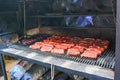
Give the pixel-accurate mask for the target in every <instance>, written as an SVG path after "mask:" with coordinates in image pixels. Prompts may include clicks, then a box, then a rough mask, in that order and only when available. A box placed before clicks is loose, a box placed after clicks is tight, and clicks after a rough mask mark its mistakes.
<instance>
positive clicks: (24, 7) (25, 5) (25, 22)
mask: <svg viewBox="0 0 120 80" xmlns="http://www.w3.org/2000/svg"><path fill="white" fill-rule="evenodd" d="M23 5H24V6H23V8H24V37H26V1H25V0H24V4H23Z"/></svg>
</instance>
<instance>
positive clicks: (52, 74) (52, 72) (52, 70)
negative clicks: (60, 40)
mask: <svg viewBox="0 0 120 80" xmlns="http://www.w3.org/2000/svg"><path fill="white" fill-rule="evenodd" d="M54 72H55V66H54V65H53V64H51V80H53V79H54Z"/></svg>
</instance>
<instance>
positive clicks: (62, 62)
mask: <svg viewBox="0 0 120 80" xmlns="http://www.w3.org/2000/svg"><path fill="white" fill-rule="evenodd" d="M0 51H1V52H2V53H3V54H5V55H9V56H12V57H16V58H20V59H23V60H27V61H30V62H32V63H36V64H39V65H43V66H47V67H50V64H52V65H54V66H55V68H56V69H57V70H59V71H63V72H66V73H72V74H76V75H81V76H84V77H88V78H93V79H94V78H95V79H97V80H113V79H114V71H113V70H112V69H108V68H102V67H99V66H95V65H88V64H84V63H78V62H76V61H74V60H69V59H67V58H61V56H60V55H53V54H51V53H45V52H41V51H37V50H31V49H29V48H27V47H23V46H19V45H11V46H10V47H8V48H5V49H1V50H0Z"/></svg>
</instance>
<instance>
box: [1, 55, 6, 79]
mask: <svg viewBox="0 0 120 80" xmlns="http://www.w3.org/2000/svg"><path fill="white" fill-rule="evenodd" d="M0 63H1V67H2V72H3V75H4V80H8V79H7V74H6V69H5V63H4V58H3V55H2V54H1V53H0Z"/></svg>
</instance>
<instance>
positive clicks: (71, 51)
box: [67, 48, 80, 56]
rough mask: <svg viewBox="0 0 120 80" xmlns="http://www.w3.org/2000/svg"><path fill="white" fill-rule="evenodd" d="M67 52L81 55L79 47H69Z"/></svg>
mask: <svg viewBox="0 0 120 80" xmlns="http://www.w3.org/2000/svg"><path fill="white" fill-rule="evenodd" d="M67 54H68V55H72V56H80V51H79V50H78V49H74V48H70V49H68V51H67Z"/></svg>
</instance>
